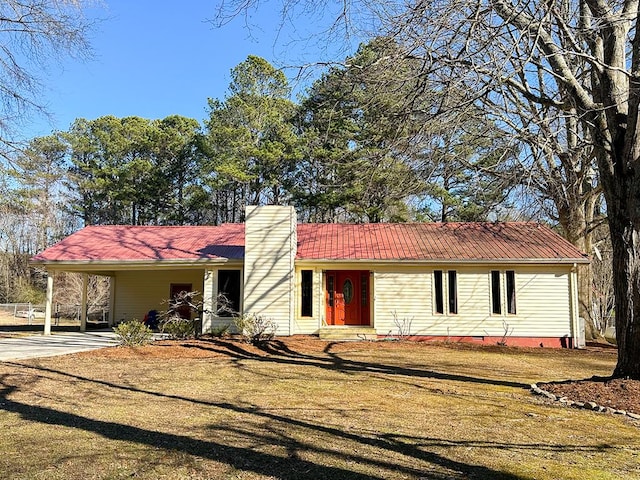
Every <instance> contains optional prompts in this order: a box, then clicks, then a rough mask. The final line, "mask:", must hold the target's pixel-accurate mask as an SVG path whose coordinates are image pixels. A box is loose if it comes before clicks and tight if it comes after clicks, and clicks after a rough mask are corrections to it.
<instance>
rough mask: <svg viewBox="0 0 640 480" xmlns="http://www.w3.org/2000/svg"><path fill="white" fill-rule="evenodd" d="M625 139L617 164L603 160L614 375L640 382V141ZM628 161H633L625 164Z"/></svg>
mask: <svg viewBox="0 0 640 480" xmlns="http://www.w3.org/2000/svg"><path fill="white" fill-rule="evenodd" d="M636 113H637V110H636ZM634 127H635V122H630V125H629V129H630V130H629V132H634V131H635V130H636V129H635V128H634ZM620 131H621V132H625V129H620ZM625 133H626V132H625ZM621 137H622V135H620V137H618V138H621ZM623 138H624V140H625V141H624V142H619V143H618V142H615V143H614V145H616V146H617V147H618V149H617V150H614V151H615V152H616V153H617V155H615V154H614V155H615V157H614V160H615V161H613V162H612V163H607V162H603V161H602V159H600V160H601V161H600V177H601V180H602V186H603V191H604V194H605V198H606V201H607V217H608V222H609V233H610V235H611V245H612V250H613V289H614V294H615V317H616V342H617V344H618V363H617V365H616V368H615V370H614V372H613V376H614V377H618V378H633V379H636V380H640V165H639V164H638V163H639V162H638V161H637V157H638V156H639V155H638V154H637V153H636V152H637V151H639V150H640V138H636V136H635V135H624V137H623ZM621 152H624V153H622V154H621ZM627 158H632V161H625V159H627Z"/></svg>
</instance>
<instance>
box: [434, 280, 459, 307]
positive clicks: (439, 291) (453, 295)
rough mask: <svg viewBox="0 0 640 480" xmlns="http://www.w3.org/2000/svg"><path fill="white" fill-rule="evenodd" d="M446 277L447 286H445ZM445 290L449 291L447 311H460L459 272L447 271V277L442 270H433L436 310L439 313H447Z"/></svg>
mask: <svg viewBox="0 0 640 480" xmlns="http://www.w3.org/2000/svg"><path fill="white" fill-rule="evenodd" d="M445 278H446V288H445ZM445 291H446V293H447V304H446V305H447V313H448V314H456V313H458V274H457V272H456V271H455V270H449V271H447V275H446V277H445V275H444V272H443V271H442V270H434V271H433V295H434V312H435V313H436V314H439V315H443V314H444V313H445V310H444V306H445V301H444V300H445Z"/></svg>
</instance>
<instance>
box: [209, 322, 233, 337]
mask: <svg viewBox="0 0 640 480" xmlns="http://www.w3.org/2000/svg"><path fill="white" fill-rule="evenodd" d="M227 335H229V324H224V325H220V326H219V327H216V328H212V329H211V336H212V337H216V338H224V337H226V336H227Z"/></svg>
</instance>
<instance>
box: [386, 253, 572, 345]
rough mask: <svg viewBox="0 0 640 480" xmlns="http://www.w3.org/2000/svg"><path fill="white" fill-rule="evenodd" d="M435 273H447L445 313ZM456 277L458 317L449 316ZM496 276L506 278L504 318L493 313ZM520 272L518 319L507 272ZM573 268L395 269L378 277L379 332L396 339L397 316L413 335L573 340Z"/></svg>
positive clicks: (503, 289) (516, 275) (457, 267)
mask: <svg viewBox="0 0 640 480" xmlns="http://www.w3.org/2000/svg"><path fill="white" fill-rule="evenodd" d="M433 270H442V271H443V279H444V285H443V287H444V288H443V290H444V303H445V313H444V314H443V315H439V314H435V313H434V307H433V299H434V292H433V285H432V283H433V282H432V278H433ZM449 270H455V271H456V272H457V283H458V290H457V296H458V313H457V314H448V313H447V305H448V288H447V277H448V276H447V273H446V272H447V271H449ZM491 270H499V271H500V272H501V285H502V287H501V291H502V302H503V309H502V314H500V315H494V314H492V313H491V274H490V272H491ZM506 270H513V271H515V281H516V309H517V310H516V314H515V315H511V314H507V313H506V303H505V302H506V289H505V279H504V272H505V271H506ZM569 277H570V267H553V266H513V267H506V268H505V267H504V266H499V267H496V266H481V267H470V266H456V267H455V268H454V267H451V266H437V267H434V268H429V269H426V268H425V269H422V270H420V269H416V268H398V269H396V270H392V269H390V268H385V269H380V270H377V271H375V274H374V279H375V283H374V312H375V314H374V326H375V328H376V331H377V333H378V334H379V335H387V334H390V333H391V334H397V333H398V326H397V325H396V324H395V323H394V313H395V315H397V318H398V319H399V320H400V321H402V320H403V319H407V321H409V320H411V334H413V335H427V336H428V335H433V336H448V335H451V336H478V337H482V336H498V337H499V336H502V335H503V334H504V332H505V328H506V327H508V328H509V332H510V335H511V336H540V337H546V336H549V337H562V336H565V335H571V315H570V295H569Z"/></svg>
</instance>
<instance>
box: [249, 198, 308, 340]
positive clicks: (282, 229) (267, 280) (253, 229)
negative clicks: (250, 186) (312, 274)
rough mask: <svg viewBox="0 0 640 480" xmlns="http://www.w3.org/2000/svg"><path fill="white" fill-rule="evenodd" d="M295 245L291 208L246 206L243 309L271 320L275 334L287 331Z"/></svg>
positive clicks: (292, 311)
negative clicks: (274, 324)
mask: <svg viewBox="0 0 640 480" xmlns="http://www.w3.org/2000/svg"><path fill="white" fill-rule="evenodd" d="M295 247H296V216H295V211H294V209H293V208H292V207H279V206H266V207H247V215H246V225H245V270H244V272H245V273H244V312H245V313H247V314H255V315H263V316H265V317H267V318H269V319H271V320H273V321H274V322H275V323H276V325H277V326H278V328H277V331H276V334H277V335H290V334H291V325H292V323H293V319H294V306H293V305H294V298H293V296H294V281H295V280H294V278H293V277H294V258H295Z"/></svg>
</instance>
